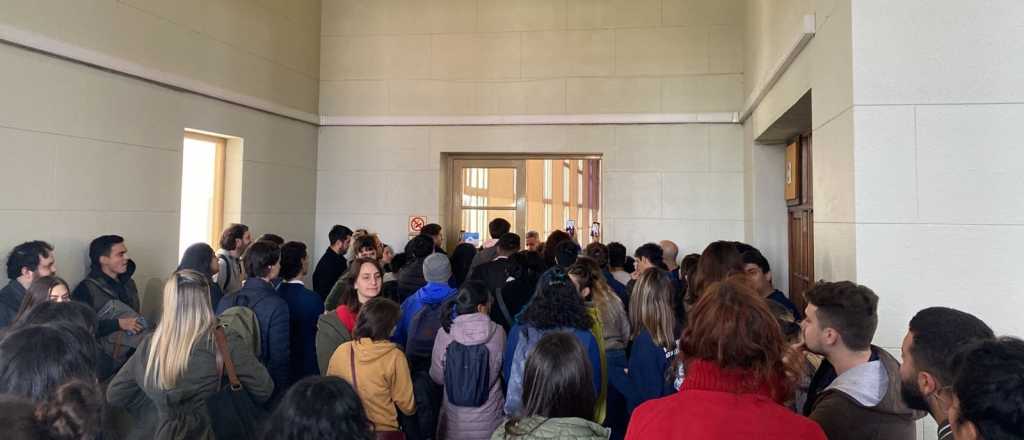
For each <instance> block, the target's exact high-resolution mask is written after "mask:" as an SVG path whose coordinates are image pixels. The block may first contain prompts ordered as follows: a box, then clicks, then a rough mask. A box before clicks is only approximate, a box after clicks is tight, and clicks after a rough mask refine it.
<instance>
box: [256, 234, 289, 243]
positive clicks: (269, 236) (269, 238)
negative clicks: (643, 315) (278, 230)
mask: <svg viewBox="0 0 1024 440" xmlns="http://www.w3.org/2000/svg"><path fill="white" fill-rule="evenodd" d="M256 241H270V242H273V243H274V244H276V245H278V246H284V237H282V236H280V235H277V234H271V233H266V234H263V235H261V236H260V238H257V239H256Z"/></svg>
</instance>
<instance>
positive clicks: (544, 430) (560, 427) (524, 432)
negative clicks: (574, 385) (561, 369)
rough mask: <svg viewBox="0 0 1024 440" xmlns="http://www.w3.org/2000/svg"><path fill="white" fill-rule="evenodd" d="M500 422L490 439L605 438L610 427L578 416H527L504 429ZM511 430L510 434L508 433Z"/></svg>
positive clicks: (575, 439) (601, 439)
mask: <svg viewBox="0 0 1024 440" xmlns="http://www.w3.org/2000/svg"><path fill="white" fill-rule="evenodd" d="M507 423H508V422H506V423H502V424H501V426H499V427H498V429H496V430H495V431H494V434H493V435H491V440H505V439H508V440H513V439H514V440H553V439H572V440H605V439H607V438H609V437H611V433H612V432H611V429H609V428H605V427H603V426H601V425H598V424H597V423H594V422H591V421H590V420H585V419H581V418H578V417H563V418H554V419H548V418H545V417H538V416H534V417H528V418H525V419H523V420H520V421H519V423H517V424H516V425H515V426H514V427H511V428H510V429H506V426H505V425H506V424H507ZM508 431H511V432H512V434H509V433H508Z"/></svg>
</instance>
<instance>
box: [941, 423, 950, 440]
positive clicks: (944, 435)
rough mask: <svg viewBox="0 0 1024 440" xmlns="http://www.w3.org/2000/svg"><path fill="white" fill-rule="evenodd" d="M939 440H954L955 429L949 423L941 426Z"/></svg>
mask: <svg viewBox="0 0 1024 440" xmlns="http://www.w3.org/2000/svg"><path fill="white" fill-rule="evenodd" d="M939 440H953V428H950V427H949V422H946V423H943V424H942V426H939Z"/></svg>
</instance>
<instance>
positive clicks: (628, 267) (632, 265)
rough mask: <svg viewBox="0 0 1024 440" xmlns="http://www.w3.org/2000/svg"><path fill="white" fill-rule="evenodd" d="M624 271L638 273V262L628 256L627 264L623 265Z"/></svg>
mask: <svg viewBox="0 0 1024 440" xmlns="http://www.w3.org/2000/svg"><path fill="white" fill-rule="evenodd" d="M622 270H624V271H626V273H629V274H632V273H633V272H636V260H634V259H633V257H631V256H629V255H627V256H626V262H625V263H623V265H622Z"/></svg>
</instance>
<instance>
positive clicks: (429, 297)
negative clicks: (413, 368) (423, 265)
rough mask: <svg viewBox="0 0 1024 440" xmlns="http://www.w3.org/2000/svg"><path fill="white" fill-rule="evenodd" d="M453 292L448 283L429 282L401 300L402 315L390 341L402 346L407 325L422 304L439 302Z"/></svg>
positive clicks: (405, 337)
mask: <svg viewBox="0 0 1024 440" xmlns="http://www.w3.org/2000/svg"><path fill="white" fill-rule="evenodd" d="M421 272H422V270H421ZM454 294H455V289H452V288H451V287H449V286H448V283H437V282H429V283H427V285H425V286H423V287H422V288H420V290H417V291H416V293H414V294H412V296H410V297H409V298H406V300H405V301H404V302H402V316H401V317H400V318H399V319H398V327H396V328H395V333H394V335H392V336H391V341H392V342H394V343H396V344H398V345H401V346H403V347H404V346H405V341H406V340H407V339H408V337H409V325H410V324H412V318H413V317H414V316H416V312H418V311H419V310H420V309H421V308H423V305H424V304H441V303H442V302H444V300H446V299H448V298H449V297H451V296H452V295H454Z"/></svg>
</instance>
